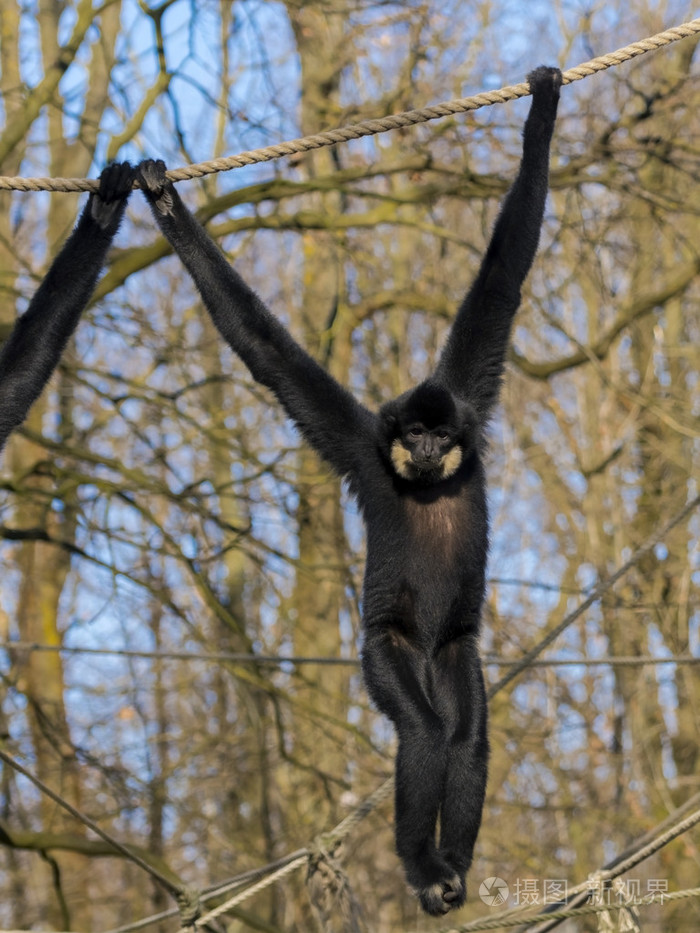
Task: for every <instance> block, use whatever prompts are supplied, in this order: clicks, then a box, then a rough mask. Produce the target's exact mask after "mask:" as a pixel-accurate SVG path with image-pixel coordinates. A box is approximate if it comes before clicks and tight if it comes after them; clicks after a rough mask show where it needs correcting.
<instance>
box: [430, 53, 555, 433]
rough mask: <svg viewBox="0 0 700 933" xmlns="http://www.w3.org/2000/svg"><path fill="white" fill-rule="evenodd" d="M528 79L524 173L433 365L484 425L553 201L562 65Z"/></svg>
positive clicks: (538, 71) (438, 376)
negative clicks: (552, 158)
mask: <svg viewBox="0 0 700 933" xmlns="http://www.w3.org/2000/svg"><path fill="white" fill-rule="evenodd" d="M528 81H529V84H530V90H531V92H532V105H531V107H530V113H529V115H528V118H527V121H526V123H525V129H524V132H523V156H522V160H521V163H520V170H519V172H518V177H517V178H516V180H515V182H514V184H513V187H512V188H511V189H510V191H509V192H508V195H507V196H506V199H505V202H504V204H503V207H502V208H501V212H500V214H499V217H498V220H497V221H496V225H495V227H494V230H493V234H492V236H491V242H490V244H489V247H488V249H487V251H486V255H485V257H484V259H483V262H482V264H481V268H480V270H479V274H478V276H477V278H476V280H475V282H474V284H473V285H472V287H471V289H470V291H469V292H468V294H467V296H466V298H465V299H464V301H463V303H462V305H461V307H460V309H459V311H458V313H457V317H456V319H455V322H454V324H453V325H452V330H451V332H450V335H449V337H448V340H447V344H446V346H445V349H444V351H443V353H442V356H441V358H440V361H439V363H438V366H437V368H436V371H435V379H436V380H437V381H438V382H440V383H441V384H442V385H444V386H445V387H446V388H448V389H449V390H450V391H451V392H452V393H454V395H456V396H458V397H460V398H462V399H464V400H465V401H468V402H470V403H471V405H472V406H473V407H474V409H475V410H476V413H477V418H478V420H479V423H480V424H481V425H483V424H485V423H486V421H487V419H488V416H489V413H490V411H491V409H492V407H493V406H494V405H495V403H496V401H497V399H498V393H499V389H500V383H501V375H502V372H503V364H504V361H505V355H506V349H507V347H508V339H509V337H510V328H511V324H512V321H513V317H514V315H515V312H516V311H517V310H518V305H519V304H520V289H521V288H522V284H523V282H524V281H525V277H526V276H527V274H528V272H529V271H530V266H531V265H532V261H533V259H534V258H535V252H536V251H537V244H538V242H539V237H540V228H541V226H542V218H543V216H544V205H545V201H546V199H547V189H548V184H549V146H550V142H551V139H552V133H553V131H554V123H555V120H556V116H557V104H558V102H559V88H560V87H561V71H559V69H558V68H548V67H545V66H541V67H539V68H536V69H535V70H534V71H533V72H531V73H530V74H529V75H528Z"/></svg>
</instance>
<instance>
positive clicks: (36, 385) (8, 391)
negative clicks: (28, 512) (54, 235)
mask: <svg viewBox="0 0 700 933" xmlns="http://www.w3.org/2000/svg"><path fill="white" fill-rule="evenodd" d="M134 177H135V170H134V169H133V168H132V166H131V165H129V163H128V162H119V163H114V164H112V165H108V166H107V168H105V169H104V170H103V172H102V174H101V175H100V187H99V191H98V192H97V193H96V194H91V195H90V197H89V198H88V200H87V203H86V204H85V207H84V209H83V212H82V214H81V215H80V219H79V220H78V223H77V225H76V227H75V230H74V231H73V233H72V234H71V235H70V237H69V238H68V240H67V241H66V243H65V245H64V247H63V249H62V250H61V252H60V253H59V254H58V256H57V257H56V259H54V261H53V263H52V265H51V268H50V269H49V271H48V272H47V273H46V276H45V278H44V280H43V281H42V283H41V285H40V286H39V288H38V289H37V292H36V294H35V295H34V297H33V298H32V300H31V302H30V304H29V307H28V308H27V310H26V311H25V313H24V314H23V315H22V316H21V317H20V318H19V320H18V321H17V323H16V324H15V326H14V328H13V330H12V333H11V334H10V336H9V338H8V339H7V342H6V343H5V344H4V346H3V348H2V351H1V352H0V450H2V447H3V445H4V443H5V441H6V440H7V438H8V435H9V434H10V432H11V431H12V430H13V429H14V428H16V427H17V426H18V425H19V424H21V423H22V421H24V419H25V417H26V415H27V412H28V411H29V409H30V408H31V406H32V404H33V402H35V401H36V399H37V398H38V397H39V395H40V394H41V390H42V389H43V388H44V385H45V384H46V382H47V381H48V379H49V376H50V375H51V373H52V372H53V371H54V369H55V368H56V364H57V363H58V361H59V359H60V356H61V353H62V352H63V350H64V348H65V346H66V344H67V343H68V340H69V338H70V336H71V334H72V333H73V331H74V330H75V328H76V326H77V324H78V321H79V319H80V315H81V314H82V312H83V309H84V308H85V306H86V304H87V303H88V301H89V300H90V296H91V295H92V292H93V290H94V288H95V283H96V282H97V277H98V275H99V274H100V270H101V269H102V264H103V262H104V259H105V256H106V255H107V250H108V249H109V246H110V244H111V242H112V238H113V237H114V234H115V233H116V232H117V229H118V227H119V223H120V221H121V219H122V217H123V216H124V209H125V208H126V201H127V198H128V196H129V192H130V191H131V189H132V186H133V182H134Z"/></svg>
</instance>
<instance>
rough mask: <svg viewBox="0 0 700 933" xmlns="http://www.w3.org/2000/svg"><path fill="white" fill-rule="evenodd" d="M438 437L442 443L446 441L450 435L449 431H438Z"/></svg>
mask: <svg viewBox="0 0 700 933" xmlns="http://www.w3.org/2000/svg"><path fill="white" fill-rule="evenodd" d="M437 436H438V438H439V439H440V440H441V441H446V440H447V439H448V438H449V436H450V435H449V434H448V433H447V431H438V434H437Z"/></svg>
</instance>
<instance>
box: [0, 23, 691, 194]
mask: <svg viewBox="0 0 700 933" xmlns="http://www.w3.org/2000/svg"><path fill="white" fill-rule="evenodd" d="M697 33H700V19H694V20H691V21H690V22H688V23H682V24H681V25H680V26H674V27H673V28H672V29H667V30H666V31H665V32H660V33H657V35H655V36H650V37H649V38H647V39H641V40H640V41H639V42H633V43H632V44H631V45H626V46H625V47H624V48H621V49H617V51H615V52H609V53H608V54H607V55H601V56H599V57H598V58H593V59H591V61H589V62H584V63H583V64H582V65H578V66H577V67H575V68H570V69H569V70H568V71H565V72H564V73H563V74H562V83H563V84H571V83H572V82H573V81H580V80H581V79H582V78H587V77H588V76H589V75H592V74H596V72H598V71H605V69H606V68H612V67H613V66H615V65H620V64H622V63H623V62H626V61H629V60H630V59H632V58H636V57H637V56H638V55H644V54H645V53H646V52H652V51H654V50H655V49H660V48H662V47H663V46H664V45H670V44H671V43H672V42H677V41H678V40H679V39H685V38H687V37H688V36H693V35H696V34H697ZM529 93H530V86H529V84H527V83H523V84H513V85H511V86H509V87H503V88H501V89H500V90H498V91H486V92H484V93H482V94H476V95H475V96H474V97H462V98H458V99H457V100H450V101H445V102H444V103H442V104H435V105H434V106H432V107H426V108H425V109H424V110H408V111H405V112H404V113H395V114H393V115H391V116H387V117H380V118H379V119H377V120H363V121H362V122H361V123H353V124H350V125H349V126H344V127H341V128H340V129H337V130H328V131H327V132H324V133H318V134H316V135H315V136H303V137H302V138H301V139H293V140H290V141H289V142H283V143H278V144H277V145H274V146H266V147H264V148H262V149H251V150H249V151H247V152H241V153H239V154H238V155H235V156H229V157H227V158H223V159H214V160H212V161H210V162H199V163H197V164H196V165H188V166H185V167H184V168H178V169H173V170H172V171H169V172H166V177H167V178H168V180H169V181H172V182H178V181H185V180H187V179H189V178H200V177H201V176H202V175H211V174H213V173H214V172H227V171H229V170H230V169H233V168H241V167H242V166H243V165H253V164H254V163H256V162H269V161H271V160H272V159H280V158H282V157H283V156H287V155H292V154H293V153H297V152H308V151H310V150H312V149H321V148H323V147H324V146H334V145H335V144H336V143H342V142H347V141H348V140H350V139H360V138H361V137H362V136H374V135H376V134H377V133H386V132H387V131H388V130H394V129H398V128H400V127H406V126H414V125H416V124H418V123H426V122H427V121H428V120H436V119H438V118H440V117H447V116H450V115H451V114H455V113H467V112H468V111H470V110H478V108H479V107H489V106H491V105H492V104H503V103H505V102H506V101H509V100H516V99H517V98H519V97H527V96H528V95H529ZM98 185H99V182H98V180H97V179H90V178H11V177H8V176H0V189H5V190H9V191H97V189H98ZM135 187H138V185H135Z"/></svg>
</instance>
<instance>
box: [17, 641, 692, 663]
mask: <svg viewBox="0 0 700 933" xmlns="http://www.w3.org/2000/svg"><path fill="white" fill-rule="evenodd" d="M0 651H6V652H7V653H8V654H15V653H18V654H19V653H21V652H34V651H38V652H49V653H54V654H55V653H59V654H69V655H83V654H86V655H97V656H106V657H117V658H142V659H144V660H153V661H190V662H195V661H213V662H218V661H229V662H233V663H236V664H266V665H267V664H269V665H274V666H276V667H284V666H285V665H292V666H301V665H304V664H318V665H322V666H323V665H330V666H341V667H342V666H346V667H359V665H360V661H359V658H337V657H330V656H329V657H324V656H320V655H319V656H313V655H310V656H302V655H284V654H251V653H246V652H237V651H147V650H145V649H143V650H141V649H138V648H89V647H87V646H85V647H81V646H80V645H75V646H70V647H68V646H66V645H44V644H40V643H39V642H30V641H6V642H0ZM481 660H482V664H483V665H484V666H485V667H516V666H517V665H519V664H520V663H521V659H520V658H517V659H512V658H500V657H496V656H495V655H492V654H490V655H485V656H484V657H483V658H482V659H481ZM665 664H679V665H687V664H689V665H693V664H700V656H695V655H688V654H676V655H668V656H665V657H659V656H658V655H652V654H643V655H615V654H613V655H610V656H609V657H606V658H588V657H585V658H540V659H537V660H534V661H532V663H531V664H530V665H529V666H530V667H646V666H647V665H650V666H659V665H665Z"/></svg>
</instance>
